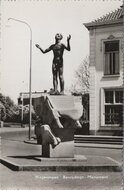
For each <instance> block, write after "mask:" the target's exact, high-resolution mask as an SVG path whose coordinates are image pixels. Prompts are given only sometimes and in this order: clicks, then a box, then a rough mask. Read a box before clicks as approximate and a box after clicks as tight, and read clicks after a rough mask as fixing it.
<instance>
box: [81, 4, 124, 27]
mask: <svg viewBox="0 0 124 190" xmlns="http://www.w3.org/2000/svg"><path fill="white" fill-rule="evenodd" d="M123 11H124V8H123V6H121V7H120V8H118V9H117V10H115V11H112V12H110V13H108V14H106V15H104V16H102V17H100V18H98V19H96V20H94V21H92V22H89V23H84V25H85V27H86V28H88V29H90V28H91V27H97V26H102V25H108V24H115V23H122V22H123Z"/></svg>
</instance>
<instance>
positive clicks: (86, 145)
mask: <svg viewBox="0 0 124 190" xmlns="http://www.w3.org/2000/svg"><path fill="white" fill-rule="evenodd" d="M24 143H27V144H32V145H38V144H37V140H34V139H32V140H24ZM74 146H75V147H83V148H106V149H123V145H117V144H116V145H112V144H96V143H94V144H91V143H83V142H82V143H77V142H74Z"/></svg>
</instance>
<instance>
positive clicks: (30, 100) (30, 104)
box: [8, 18, 32, 140]
mask: <svg viewBox="0 0 124 190" xmlns="http://www.w3.org/2000/svg"><path fill="white" fill-rule="evenodd" d="M9 20H14V21H16V22H20V23H22V24H25V25H26V26H28V28H29V30H30V72H29V140H30V139H31V120H32V114H31V106H32V29H31V27H30V25H29V24H28V23H27V22H25V21H22V20H18V19H15V18H8V21H9Z"/></svg>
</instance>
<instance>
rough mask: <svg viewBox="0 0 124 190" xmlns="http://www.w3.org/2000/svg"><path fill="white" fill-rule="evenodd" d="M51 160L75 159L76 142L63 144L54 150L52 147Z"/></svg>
mask: <svg viewBox="0 0 124 190" xmlns="http://www.w3.org/2000/svg"><path fill="white" fill-rule="evenodd" d="M50 158H74V141H67V142H62V143H60V144H59V145H58V146H57V147H55V148H54V149H52V146H51V145H50Z"/></svg>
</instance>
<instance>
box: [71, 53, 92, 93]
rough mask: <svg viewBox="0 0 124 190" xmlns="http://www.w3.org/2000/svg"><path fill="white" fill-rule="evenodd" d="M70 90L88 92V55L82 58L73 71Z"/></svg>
mask: <svg viewBox="0 0 124 190" xmlns="http://www.w3.org/2000/svg"><path fill="white" fill-rule="evenodd" d="M71 92H72V93H77V94H84V93H88V92H89V56H87V57H86V58H85V59H84V60H83V62H82V63H81V64H80V65H79V67H78V68H77V70H76V71H75V77H74V81H73V84H72V86H71Z"/></svg>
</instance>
